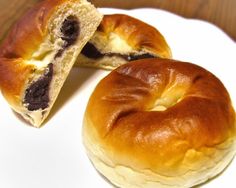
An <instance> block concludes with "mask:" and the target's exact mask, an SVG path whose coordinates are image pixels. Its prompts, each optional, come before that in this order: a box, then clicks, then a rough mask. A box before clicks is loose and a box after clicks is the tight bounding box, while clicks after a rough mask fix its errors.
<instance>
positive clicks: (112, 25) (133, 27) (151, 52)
mask: <svg viewBox="0 0 236 188" xmlns="http://www.w3.org/2000/svg"><path fill="white" fill-rule="evenodd" d="M150 57H161V58H171V50H170V48H169V46H168V44H167V42H166V40H165V38H164V37H163V36H162V34H161V33H160V32H159V31H158V30H157V29H156V28H154V27H152V26H151V25H148V24H147V23H144V22H142V21H140V20H138V19H136V18H133V17H131V16H128V15H125V14H112V15H104V17H103V20H102V22H101V24H100V25H99V27H98V29H97V31H96V32H95V34H94V35H93V37H92V38H91V39H90V41H89V42H88V43H87V44H86V45H85V47H84V48H83V50H82V51H81V53H80V55H79V56H78V59H77V61H76V65H80V66H89V67H98V68H103V69H109V70H111V69H114V68H116V67H118V66H120V65H122V64H125V63H127V62H129V61H132V60H137V59H144V58H150Z"/></svg>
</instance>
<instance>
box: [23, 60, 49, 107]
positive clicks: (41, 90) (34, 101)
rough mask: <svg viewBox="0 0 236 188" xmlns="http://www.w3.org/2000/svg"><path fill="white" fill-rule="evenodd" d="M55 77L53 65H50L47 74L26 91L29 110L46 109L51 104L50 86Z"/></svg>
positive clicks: (25, 101)
mask: <svg viewBox="0 0 236 188" xmlns="http://www.w3.org/2000/svg"><path fill="white" fill-rule="evenodd" d="M52 75H53V64H52V63H50V64H48V67H47V69H46V72H45V73H44V74H43V75H42V76H41V77H40V78H39V79H38V80H37V81H35V82H33V83H32V84H31V85H30V86H29V88H27V89H26V93H25V98H24V103H26V104H27V105H28V106H27V108H28V110H30V111H34V110H38V109H40V108H41V109H45V108H47V107H48V102H49V85H50V82H51V80H52Z"/></svg>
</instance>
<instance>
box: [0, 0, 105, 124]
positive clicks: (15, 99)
mask: <svg viewBox="0 0 236 188" xmlns="http://www.w3.org/2000/svg"><path fill="white" fill-rule="evenodd" d="M101 20H102V16H101V14H100V13H99V12H98V11H97V10H96V9H95V7H94V6H93V5H91V4H90V3H88V2H87V1H86V0H45V1H42V2H40V3H39V4H37V5H36V6H35V7H33V8H32V9H30V10H29V11H28V12H27V13H26V14H25V15H24V16H23V17H22V18H21V19H20V20H19V21H18V22H17V23H16V24H15V25H14V26H13V28H12V30H11V31H10V33H9V34H8V36H7V37H6V39H5V41H4V42H3V44H2V45H1V46H0V87H1V91H2V94H3V95H4V97H5V98H6V100H7V101H8V103H9V104H10V105H11V107H12V108H13V109H14V110H15V111H16V112H18V113H19V114H21V115H22V116H23V117H24V118H25V119H26V120H28V121H29V122H30V123H31V124H32V125H34V126H36V127H39V126H40V125H41V124H42V122H43V121H44V120H45V118H46V117H47V115H48V114H49V111H50V109H51V108H52V106H53V103H54V102H55V100H56V98H57V96H58V94H59V92H60V89H61V87H62V85H63V83H64V81H65V79H66V77H67V75H68V73H69V71H70V69H71V68H72V65H73V64H74V62H75V60H76V58H77V56H78V54H79V52H80V51H81V49H82V48H83V46H84V45H85V44H86V42H88V40H89V39H90V38H91V36H92V35H93V34H94V32H95V30H96V29H97V27H98V25H99V23H100V21H101Z"/></svg>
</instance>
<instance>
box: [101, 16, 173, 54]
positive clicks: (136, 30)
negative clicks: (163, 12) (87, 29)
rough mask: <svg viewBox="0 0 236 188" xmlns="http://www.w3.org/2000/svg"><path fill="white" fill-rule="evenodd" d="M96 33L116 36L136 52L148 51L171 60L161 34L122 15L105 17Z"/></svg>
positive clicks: (145, 24) (142, 23) (136, 20)
mask: <svg viewBox="0 0 236 188" xmlns="http://www.w3.org/2000/svg"><path fill="white" fill-rule="evenodd" d="M98 31H100V32H102V33H104V34H105V35H108V34H109V33H111V32H114V33H116V34H118V35H119V36H120V37H121V38H123V39H124V40H125V41H127V43H128V44H129V45H130V46H132V47H133V48H134V49H136V50H140V48H146V49H149V50H150V51H152V52H155V53H156V54H159V56H160V57H162V58H171V50H170V48H169V46H168V44H167V43H166V41H165V39H164V37H163V36H162V34H161V33H160V32H159V31H158V30H157V29H156V28H154V27H152V26H151V25H148V24H147V23H144V22H142V21H140V20H138V19H136V18H133V17H131V16H128V15H124V14H113V15H105V16H104V18H103V20H102V22H101V24H100V26H99V28H98Z"/></svg>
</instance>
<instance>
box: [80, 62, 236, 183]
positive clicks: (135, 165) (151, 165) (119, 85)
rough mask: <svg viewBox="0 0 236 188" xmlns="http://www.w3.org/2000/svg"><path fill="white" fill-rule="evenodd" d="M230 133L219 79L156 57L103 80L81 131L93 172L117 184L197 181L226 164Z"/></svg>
mask: <svg viewBox="0 0 236 188" xmlns="http://www.w3.org/2000/svg"><path fill="white" fill-rule="evenodd" d="M107 88H109V89H107ZM235 134H236V127H235V111H234V109H233V107H232V104H231V100H230V97H229V94H228V93H227V91H226V89H225V87H224V86H223V84H222V83H221V82H220V81H219V79H217V78H216V77H215V76H214V75H213V74H211V73H210V72H208V71H206V70H204V69H203V68H201V67H199V66H197V65H194V64H190V63H185V62H179V61H174V60H167V59H159V58H155V59H145V60H138V61H133V62H132V63H129V64H126V65H123V66H121V67H119V68H117V69H115V70H114V71H112V72H111V73H110V74H109V75H108V76H107V77H105V78H104V79H103V80H102V81H101V82H100V83H99V84H98V85H97V87H96V88H95V90H94V92H93V94H92V96H91V98H90V100H89V103H88V106H87V109H86V113H85V117H84V129H83V136H84V143H85V146H86V148H87V150H88V154H89V156H90V158H91V160H92V161H93V163H94V165H95V167H97V169H98V170H99V171H100V172H101V173H102V174H103V175H105V176H106V177H107V178H108V179H109V180H110V181H111V182H113V183H114V184H116V185H118V186H120V187H192V186H194V185H196V184H199V183H202V182H204V181H206V180H207V179H209V178H212V177H214V176H215V175H217V174H218V173H220V172H221V171H222V170H223V169H224V168H225V167H226V166H227V165H228V164H229V162H230V161H231V160H232V158H233V156H234V154H235ZM124 177H126V178H124Z"/></svg>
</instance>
